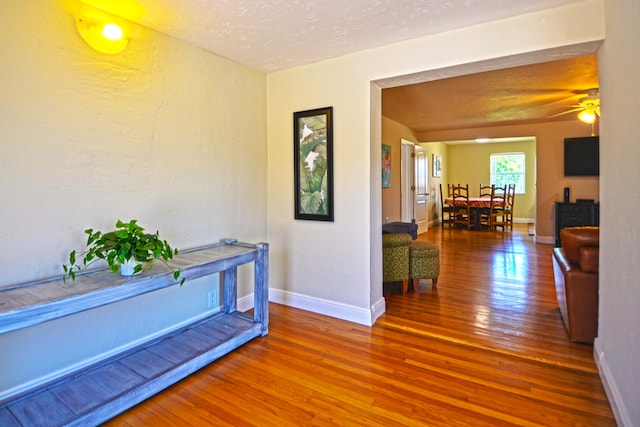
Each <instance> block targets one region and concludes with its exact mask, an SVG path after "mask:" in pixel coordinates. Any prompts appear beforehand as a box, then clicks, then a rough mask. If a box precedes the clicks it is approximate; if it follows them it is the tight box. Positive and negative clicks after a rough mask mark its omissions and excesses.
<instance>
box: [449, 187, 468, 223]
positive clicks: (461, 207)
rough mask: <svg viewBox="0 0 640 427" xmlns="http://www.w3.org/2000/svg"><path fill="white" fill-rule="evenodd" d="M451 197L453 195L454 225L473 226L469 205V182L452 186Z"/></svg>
mask: <svg viewBox="0 0 640 427" xmlns="http://www.w3.org/2000/svg"><path fill="white" fill-rule="evenodd" d="M451 197H453V208H454V210H455V211H454V213H453V225H454V227H455V226H457V225H462V226H464V227H466V228H467V230H468V229H470V228H471V220H472V213H471V207H470V206H469V184H466V185H460V184H458V185H454V186H453V187H452V188H451Z"/></svg>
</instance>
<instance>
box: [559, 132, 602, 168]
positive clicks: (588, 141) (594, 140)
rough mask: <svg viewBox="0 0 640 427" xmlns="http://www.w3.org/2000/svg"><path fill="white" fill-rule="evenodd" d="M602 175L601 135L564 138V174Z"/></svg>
mask: <svg viewBox="0 0 640 427" xmlns="http://www.w3.org/2000/svg"><path fill="white" fill-rule="evenodd" d="M599 175H600V137H599V136H584V137H581V138H565V139H564V176H599Z"/></svg>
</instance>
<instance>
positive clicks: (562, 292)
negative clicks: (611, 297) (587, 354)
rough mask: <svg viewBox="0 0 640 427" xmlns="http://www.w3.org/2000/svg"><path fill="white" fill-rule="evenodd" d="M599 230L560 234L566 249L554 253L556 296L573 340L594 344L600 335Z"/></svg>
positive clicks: (571, 231) (561, 248)
mask: <svg viewBox="0 0 640 427" xmlns="http://www.w3.org/2000/svg"><path fill="white" fill-rule="evenodd" d="M599 231H600V230H599V227H572V228H565V229H563V230H561V231H560V241H561V243H562V247H559V248H554V250H553V273H554V278H555V284H556V296H557V298H558V305H559V306H560V313H561V314H562V320H563V321H564V326H565V327H566V329H567V332H568V333H569V339H571V341H574V342H581V343H593V340H594V338H595V337H596V335H597V334H598V255H599V251H600V249H599V246H600V239H599Z"/></svg>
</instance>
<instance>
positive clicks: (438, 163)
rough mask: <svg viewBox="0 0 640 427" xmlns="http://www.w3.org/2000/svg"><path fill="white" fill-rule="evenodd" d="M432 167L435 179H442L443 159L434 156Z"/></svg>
mask: <svg viewBox="0 0 640 427" xmlns="http://www.w3.org/2000/svg"><path fill="white" fill-rule="evenodd" d="M431 158H432V163H433V164H432V167H431V170H432V171H433V177H434V178H440V177H441V176H442V159H441V158H440V156H438V155H437V154H432V156H431Z"/></svg>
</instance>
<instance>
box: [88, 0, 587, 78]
mask: <svg viewBox="0 0 640 427" xmlns="http://www.w3.org/2000/svg"><path fill="white" fill-rule="evenodd" d="M84 1H86V2H89V3H99V6H100V7H102V8H105V9H107V10H110V9H114V8H115V5H116V4H122V3H132V4H133V3H134V4H135V5H136V6H135V7H131V10H137V9H142V10H143V13H142V14H141V17H140V18H133V19H134V20H136V21H137V22H139V23H141V24H143V25H145V26H147V27H150V28H153V29H155V30H157V31H160V32H162V33H165V34H168V35H170V36H172V37H174V38H177V39H180V40H183V41H186V42H188V43H190V44H193V45H196V46H199V47H202V48H203V49H206V50H209V51H211V52H215V53H217V54H219V55H222V56H225V57H227V58H231V59H233V60H235V61H238V62H240V63H243V64H246V65H249V66H251V67H253V68H257V69H259V70H262V71H265V72H271V71H276V70H281V69H285V68H290V67H295V66H298V65H302V64H308V63H312V62H316V61H320V60H323V59H327V58H333V57H337V56H340V55H345V54H348V53H353V52H357V51H360V50H363V49H369V48H373V47H376V46H381V45H385V44H389V43H393V42H398V41H402V40H409V39H413V38H416V37H421V36H425V35H429V34H436V33H440V32H444V31H449V30H452V29H456V28H462V27H467V26H470V25H474V24H480V23H483V22H488V21H493V20H496V19H501V18H506V17H510V16H515V15H520V14H523V13H528V12H532V11H537V10H542V9H548V8H552V7H557V6H561V5H565V4H569V3H575V2H577V1H579V0H535V1H534V0H118V1H114V0H84ZM120 9H122V7H121V8H120ZM112 11H114V12H116V13H117V12H118V11H117V10H112Z"/></svg>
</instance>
